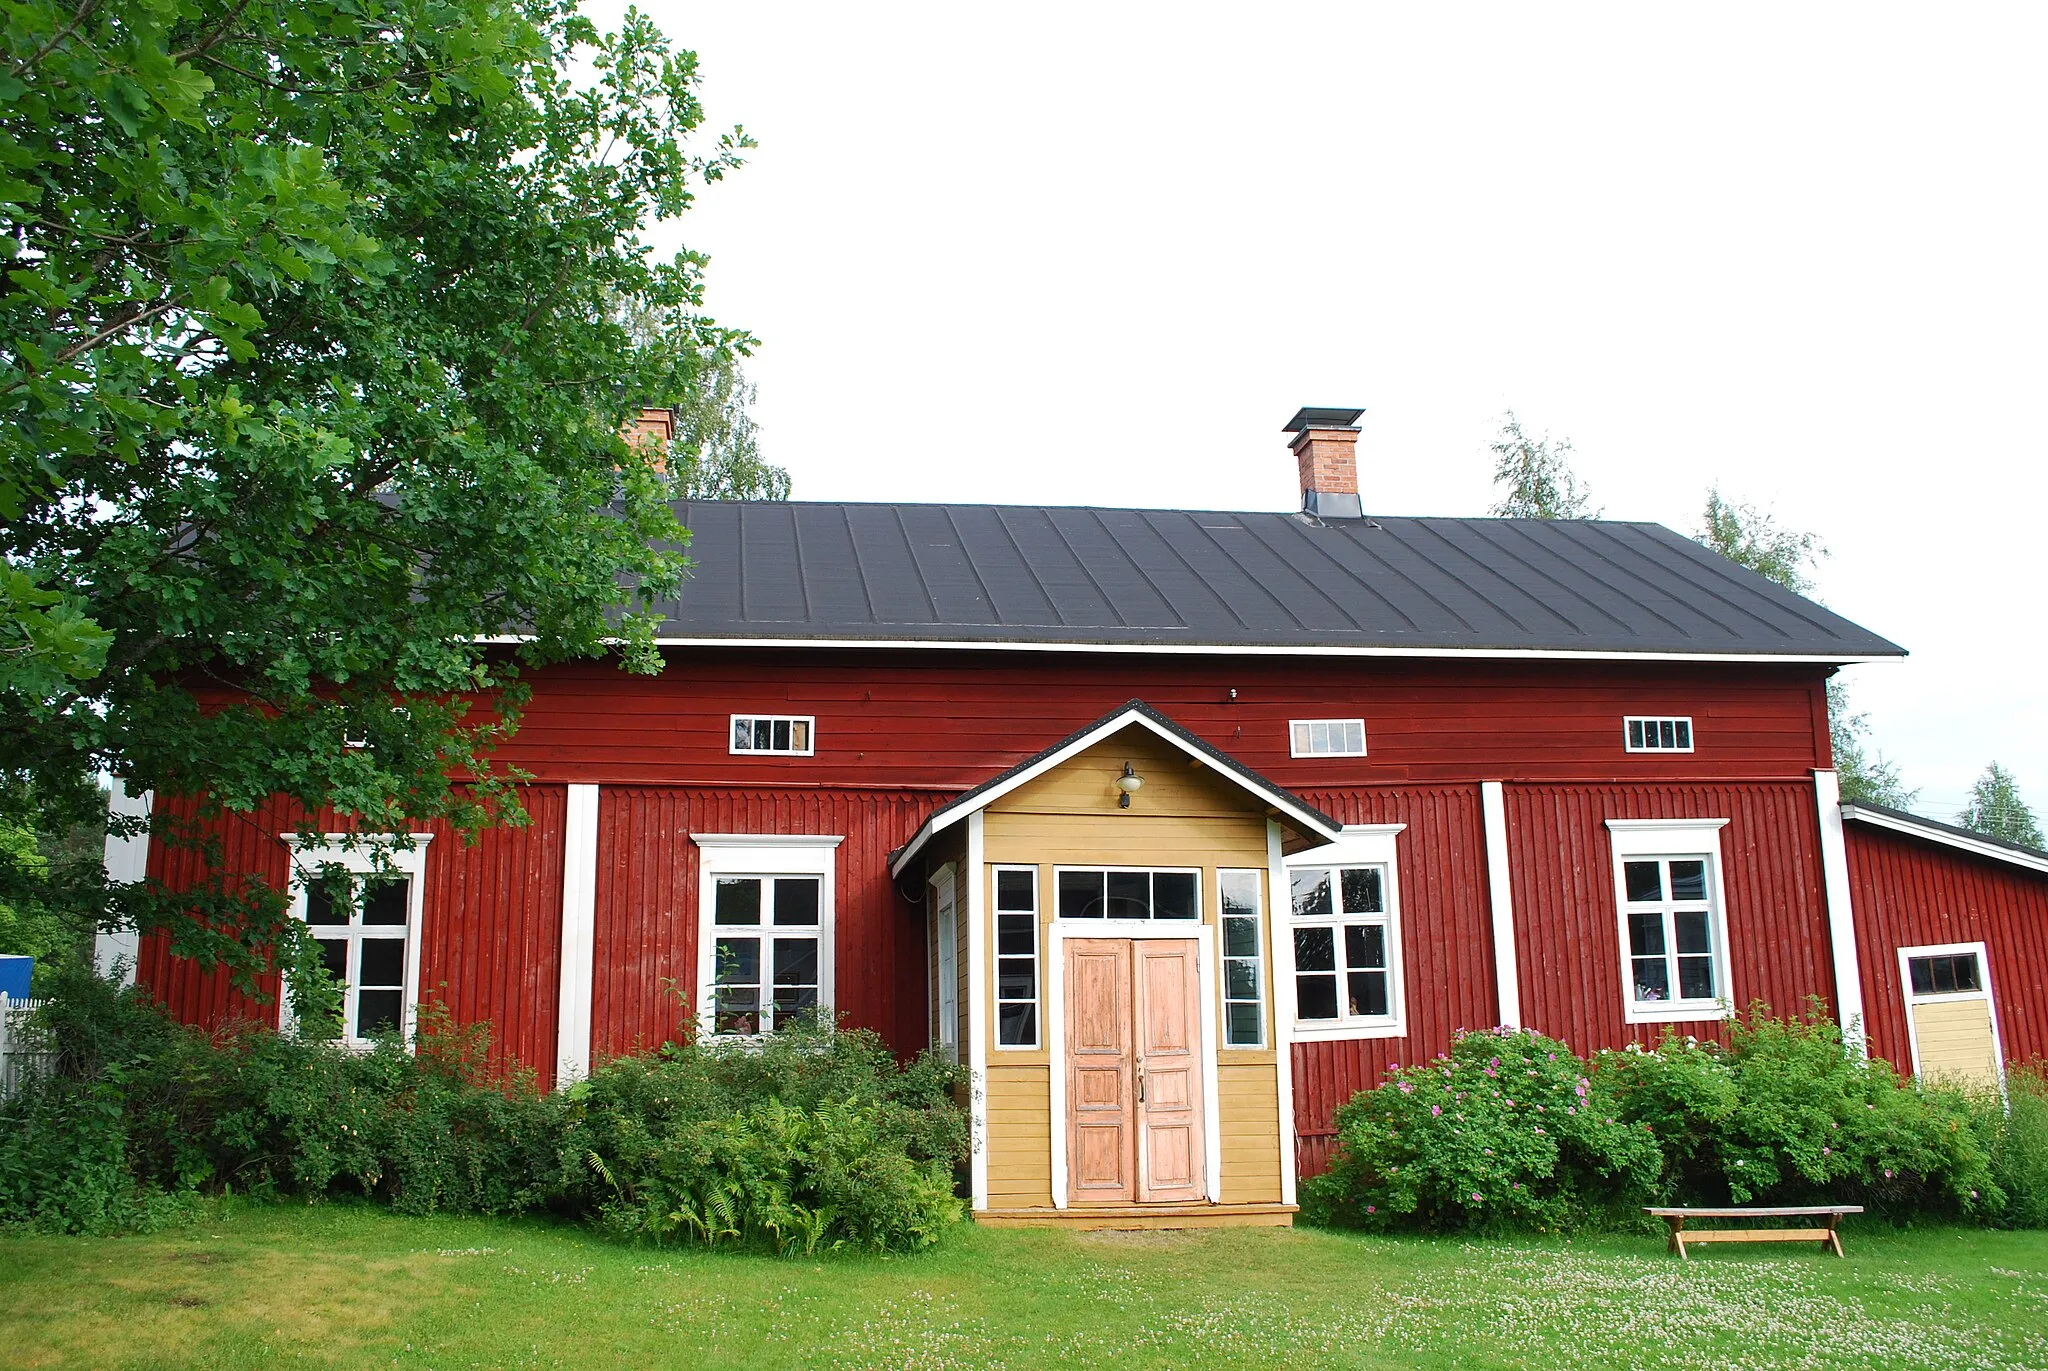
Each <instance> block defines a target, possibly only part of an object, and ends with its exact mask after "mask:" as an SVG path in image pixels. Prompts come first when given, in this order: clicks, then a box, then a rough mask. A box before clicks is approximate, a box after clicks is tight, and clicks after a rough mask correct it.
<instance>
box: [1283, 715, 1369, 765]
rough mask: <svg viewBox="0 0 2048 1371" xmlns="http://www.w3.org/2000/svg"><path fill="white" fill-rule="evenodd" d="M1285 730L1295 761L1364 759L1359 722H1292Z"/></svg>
mask: <svg viewBox="0 0 2048 1371" xmlns="http://www.w3.org/2000/svg"><path fill="white" fill-rule="evenodd" d="M1287 729H1288V738H1289V742H1290V744H1291V747H1290V750H1291V751H1292V753H1293V755H1295V756H1297V757H1363V756H1364V755H1365V720H1363V719H1296V720H1294V721H1293V722H1292V723H1290V724H1288V726H1287Z"/></svg>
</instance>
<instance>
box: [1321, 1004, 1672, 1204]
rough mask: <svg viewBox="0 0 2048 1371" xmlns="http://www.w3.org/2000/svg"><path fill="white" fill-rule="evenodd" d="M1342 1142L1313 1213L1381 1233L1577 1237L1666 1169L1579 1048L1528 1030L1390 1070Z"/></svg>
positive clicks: (1341, 1132)
mask: <svg viewBox="0 0 2048 1371" xmlns="http://www.w3.org/2000/svg"><path fill="white" fill-rule="evenodd" d="M1337 1139H1338V1142H1337V1150H1336V1154H1335V1156H1334V1157H1333V1159H1332V1162H1331V1166H1330V1170H1329V1172H1328V1173H1327V1174H1325V1175H1323V1176H1319V1177H1316V1178H1315V1179H1313V1180H1311V1181H1309V1182H1307V1183H1306V1184H1305V1185H1304V1186H1303V1187H1302V1193H1303V1206H1304V1209H1305V1210H1306V1211H1307V1212H1308V1214H1309V1216H1310V1218H1311V1219H1312V1220H1315V1221H1320V1222H1325V1223H1340V1224H1350V1225H1357V1226H1362V1227H1371V1228H1383V1227H1390V1226H1395V1225H1403V1226H1411V1227H1420V1228H1424V1229H1429V1230H1436V1231H1442V1230H1450V1229H1467V1228H1487V1229H1497V1228H1539V1229H1559V1228H1564V1227H1568V1226H1571V1225H1574V1224H1576V1223H1580V1222H1583V1221H1585V1220H1586V1219H1587V1218H1588V1217H1589V1216H1592V1215H1596V1214H1604V1213H1606V1212H1608V1211H1610V1210H1612V1209H1613V1208H1614V1207H1615V1206H1618V1205H1630V1204H1638V1203H1641V1202H1643V1201H1644V1200H1646V1199H1647V1198H1648V1197H1649V1195H1650V1194H1651V1193H1652V1192H1653V1190H1654V1188H1655V1186H1656V1183H1657V1178H1658V1175H1659V1168H1660V1163H1661V1157H1660V1155H1659V1153H1658V1149H1657V1146H1656V1143H1655V1142H1654V1141H1652V1140H1651V1138H1650V1137H1649V1134H1648V1132H1647V1131H1646V1130H1645V1129H1644V1128H1643V1127H1642V1125H1641V1124H1637V1125H1635V1126H1634V1127H1630V1126H1629V1125H1627V1124H1625V1123H1623V1122H1622V1121H1620V1120H1619V1119H1618V1118H1616V1117H1615V1116H1614V1115H1613V1113H1612V1111H1611V1110H1609V1109H1608V1108H1607V1107H1606V1104H1605V1102H1604V1101H1602V1100H1600V1099H1599V1098H1598V1097H1597V1095H1596V1093H1595V1091H1594V1089H1593V1083H1592V1081H1591V1080H1590V1079H1589V1078H1588V1077H1587V1075H1586V1073H1585V1067H1584V1064H1583V1063H1582V1062H1580V1060H1579V1059H1578V1058H1577V1057H1575V1056H1573V1055H1572V1053H1571V1051H1570V1049H1568V1048H1567V1047H1565V1045H1564V1044H1563V1043H1560V1042H1557V1041H1555V1040H1554V1039H1551V1038H1546V1037H1544V1036H1542V1035H1541V1034H1538V1033H1529V1032H1523V1031H1521V1030H1517V1029H1494V1030H1490V1031H1487V1032H1472V1033H1461V1034H1459V1035H1458V1038H1457V1041H1456V1042H1455V1043H1454V1044H1453V1045H1452V1047H1451V1050H1450V1051H1449V1052H1448V1053H1446V1054H1444V1055H1442V1056H1439V1057H1437V1058H1436V1059H1435V1060H1433V1061H1431V1062H1428V1063H1425V1064H1423V1065H1420V1066H1412V1067H1406V1068H1401V1069H1397V1070H1393V1071H1390V1072H1388V1073H1387V1079H1386V1081H1385V1082H1384V1083H1383V1084H1381V1085H1380V1086H1379V1087H1378V1088H1377V1089H1374V1090H1369V1091H1363V1092H1361V1093H1360V1094H1358V1095H1356V1096H1354V1097H1353V1098H1352V1100H1351V1102H1350V1103H1349V1104H1346V1105H1344V1106H1343V1107H1341V1108H1340V1109H1339V1110H1338V1111H1337Z"/></svg>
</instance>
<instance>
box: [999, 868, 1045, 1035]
mask: <svg viewBox="0 0 2048 1371" xmlns="http://www.w3.org/2000/svg"><path fill="white" fill-rule="evenodd" d="M996 1045H997V1046H999V1047H1036V1046H1038V868H1036V867H1030V866H1020V867H997V868H996Z"/></svg>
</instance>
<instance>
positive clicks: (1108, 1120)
mask: <svg viewBox="0 0 2048 1371" xmlns="http://www.w3.org/2000/svg"><path fill="white" fill-rule="evenodd" d="M1066 947H1067V956H1066V962H1067V965H1066V973H1067V1044H1066V1046H1067V1139H1066V1142H1067V1191H1068V1198H1069V1200H1070V1201H1072V1202H1086V1201H1096V1202H1111V1203H1113V1202H1116V1201H1124V1202H1126V1203H1127V1202H1129V1201H1130V1200H1131V1199H1132V1198H1133V1196H1134V1195H1135V1193H1136V1192H1135V1180H1136V1171H1137V1165H1136V1162H1137V1128H1136V1118H1135V1114H1136V1105H1135V1101H1134V1100H1133V1098H1132V1096H1133V1088H1132V1069H1131V1068H1132V1055H1133V1054H1132V1041H1131V1038H1132V1034H1131V944H1130V941H1129V940H1128V939H1116V938H1089V939H1081V938H1075V939H1070V940H1069V941H1068V942H1067V945H1066Z"/></svg>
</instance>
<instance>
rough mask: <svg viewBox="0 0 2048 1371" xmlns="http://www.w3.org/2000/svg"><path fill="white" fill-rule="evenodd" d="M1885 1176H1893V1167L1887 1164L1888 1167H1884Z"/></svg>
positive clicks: (1887, 1177) (1889, 1177)
mask: <svg viewBox="0 0 2048 1371" xmlns="http://www.w3.org/2000/svg"><path fill="white" fill-rule="evenodd" d="M1884 1178H1885V1179H1886V1180H1890V1179H1891V1178H1892V1169H1891V1168H1890V1167H1889V1166H1887V1167H1886V1168H1885V1169H1884Z"/></svg>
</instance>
